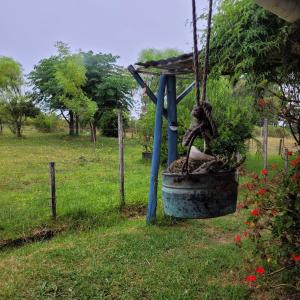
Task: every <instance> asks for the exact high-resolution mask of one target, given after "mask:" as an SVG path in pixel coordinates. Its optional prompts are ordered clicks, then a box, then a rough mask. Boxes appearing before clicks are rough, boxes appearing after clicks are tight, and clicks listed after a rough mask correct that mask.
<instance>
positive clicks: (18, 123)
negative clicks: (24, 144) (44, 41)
mask: <svg viewBox="0 0 300 300" xmlns="http://www.w3.org/2000/svg"><path fill="white" fill-rule="evenodd" d="M22 84H23V74H22V68H21V65H20V64H19V63H17V62H16V61H15V60H13V59H12V58H8V57H0V127H1V128H2V123H3V122H4V121H5V122H6V123H8V124H9V127H10V129H11V131H12V132H13V133H14V134H16V136H17V137H21V133H22V126H23V125H24V122H25V119H26V117H33V116H35V115H36V114H37V113H38V109H37V108H36V107H35V106H34V104H33V101H32V98H31V96H30V94H23V92H22Z"/></svg>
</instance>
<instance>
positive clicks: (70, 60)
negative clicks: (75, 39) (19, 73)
mask: <svg viewBox="0 0 300 300" xmlns="http://www.w3.org/2000/svg"><path fill="white" fill-rule="evenodd" d="M56 47H57V49H58V54H57V55H55V56H51V57H50V58H46V59H43V60H41V61H40V62H39V63H38V65H36V66H35V67H34V70H33V71H32V72H31V73H30V75H29V79H30V82H31V84H32V86H33V90H34V95H35V99H36V101H37V102H38V103H39V104H42V105H43V106H44V107H45V108H46V109H48V110H52V111H54V110H59V111H60V112H61V114H62V116H63V117H64V118H65V120H66V121H67V122H68V124H69V133H70V135H72V134H74V132H75V123H76V122H75V119H76V120H78V118H76V114H79V115H86V113H87V114H88V115H89V113H91V111H93V110H95V111H94V113H93V116H92V118H91V122H89V123H90V125H91V137H96V128H97V126H99V122H100V119H101V117H102V115H103V113H104V112H106V111H107V110H113V109H115V108H122V109H125V110H127V109H128V108H129V106H130V103H131V97H130V91H131V89H132V86H133V80H132V79H131V77H130V76H129V75H128V73H127V72H126V71H125V70H124V69H123V68H121V67H118V66H117V65H116V60H117V58H118V57H117V56H113V55H111V54H103V53H98V54H94V53H93V52H92V51H89V52H80V53H77V54H71V53H70V51H69V48H68V47H67V46H66V45H65V44H63V43H61V42H60V43H57V44H56ZM74 70H76V71H75V72H73V71H74ZM83 75H84V76H83ZM70 78H72V80H70ZM71 82H72V84H71ZM69 89H71V90H69ZM80 89H81V91H79V90H80ZM74 97H75V98H74ZM91 101H93V102H95V103H96V105H95V104H92V102H91ZM66 111H68V115H65V112H66ZM79 115H78V116H79ZM84 118H85V117H83V119H84ZM81 121H84V120H81ZM92 140H93V139H92Z"/></svg>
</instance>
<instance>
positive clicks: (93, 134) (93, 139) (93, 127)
mask: <svg viewBox="0 0 300 300" xmlns="http://www.w3.org/2000/svg"><path fill="white" fill-rule="evenodd" d="M90 130H91V142H92V143H95V142H96V140H97V127H96V124H95V123H94V122H90Z"/></svg>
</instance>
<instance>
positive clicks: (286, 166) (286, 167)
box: [284, 148, 289, 173]
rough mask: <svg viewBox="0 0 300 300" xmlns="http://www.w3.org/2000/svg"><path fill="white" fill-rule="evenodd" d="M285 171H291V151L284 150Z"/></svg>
mask: <svg viewBox="0 0 300 300" xmlns="http://www.w3.org/2000/svg"><path fill="white" fill-rule="evenodd" d="M284 170H285V172H286V173H287V172H288V171H289V149H288V148H284Z"/></svg>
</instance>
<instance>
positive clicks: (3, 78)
mask: <svg viewBox="0 0 300 300" xmlns="http://www.w3.org/2000/svg"><path fill="white" fill-rule="evenodd" d="M22 83H23V77H22V69H21V65H20V64H19V63H17V62H16V61H15V60H13V59H12V58H9V57H5V56H0V89H14V90H18V89H19V87H20V86H21V85H22Z"/></svg>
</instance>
